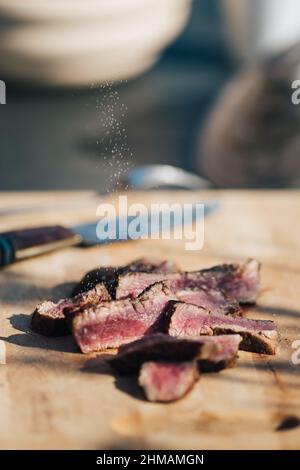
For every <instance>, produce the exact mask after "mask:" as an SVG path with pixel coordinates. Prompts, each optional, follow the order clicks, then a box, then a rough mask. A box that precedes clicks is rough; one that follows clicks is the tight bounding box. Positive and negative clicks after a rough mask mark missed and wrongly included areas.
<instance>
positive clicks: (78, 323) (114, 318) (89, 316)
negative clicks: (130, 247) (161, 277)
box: [65, 282, 176, 353]
mask: <svg viewBox="0 0 300 470" xmlns="http://www.w3.org/2000/svg"><path fill="white" fill-rule="evenodd" d="M171 300H176V297H174V295H173V294H172V292H171V291H170V289H169V286H168V284H167V283H164V282H160V283H157V284H154V285H153V286H151V287H149V289H147V290H146V291H145V292H143V293H142V294H141V295H140V296H139V297H138V298H137V299H133V300H131V299H125V300H112V301H111V302H101V303H99V304H97V305H94V306H93V307H90V308H84V309H82V311H81V312H78V311H76V315H75V316H74V318H72V316H73V314H72V310H69V309H66V310H65V314H66V316H67V317H69V318H70V317H71V318H70V322H71V326H72V332H73V335H74V337H75V340H76V342H77V344H78V346H79V347H80V349H81V351H82V352H83V353H89V352H93V351H101V350H103V349H107V348H118V347H119V346H121V345H122V344H126V343H129V342H131V341H134V340H136V339H138V338H141V337H142V336H144V335H147V334H149V333H151V332H153V331H155V330H156V329H158V328H159V327H160V326H161V322H162V320H164V321H165V320H166V317H165V315H164V313H165V310H166V309H167V306H168V304H169V302H170V301H171Z"/></svg>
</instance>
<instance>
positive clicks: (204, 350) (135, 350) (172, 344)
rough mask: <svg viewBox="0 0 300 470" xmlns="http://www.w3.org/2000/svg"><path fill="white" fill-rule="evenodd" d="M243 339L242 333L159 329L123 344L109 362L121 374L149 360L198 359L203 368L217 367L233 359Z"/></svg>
mask: <svg viewBox="0 0 300 470" xmlns="http://www.w3.org/2000/svg"><path fill="white" fill-rule="evenodd" d="M241 340H242V338H241V336H239V335H226V336H218V337H205V336H204V337H201V338H195V339H186V338H174V337H171V336H169V335H166V334H162V333H156V334H155V335H151V336H147V337H144V338H142V339H140V340H137V341H134V342H133V343H130V344H127V345H125V346H121V347H120V349H119V352H118V354H117V355H116V356H115V357H113V358H112V359H110V360H109V363H110V365H111V367H112V368H113V369H114V370H116V371H117V372H118V373H120V374H132V373H135V372H137V371H138V370H139V369H140V367H141V365H142V364H143V363H144V362H148V361H163V362H190V361H197V363H198V365H199V369H200V370H201V371H202V370H203V371H217V370H220V369H221V368H225V367H228V366H231V365H232V364H233V363H234V361H235V359H236V357H237V353H238V348H239V344H240V342H241Z"/></svg>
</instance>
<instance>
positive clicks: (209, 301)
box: [169, 281, 241, 315]
mask: <svg viewBox="0 0 300 470" xmlns="http://www.w3.org/2000/svg"><path fill="white" fill-rule="evenodd" d="M169 283H170V281H169ZM170 288H171V290H172V292H173V293H174V294H175V295H176V298H177V299H178V300H180V301H182V302H186V303H188V304H194V305H198V306H200V307H203V308H206V309H207V310H211V311H212V312H214V313H220V314H223V315H228V314H229V313H231V314H235V315H240V314H241V309H240V306H239V303H238V302H236V301H235V300H234V299H232V298H231V297H229V296H228V295H227V294H225V293H224V292H223V291H222V290H218V289H207V288H198V289H195V288H194V289H186V290H176V283H175V286H174V287H173V286H172V282H171V283H170Z"/></svg>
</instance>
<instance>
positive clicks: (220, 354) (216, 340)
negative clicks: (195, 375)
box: [198, 334, 242, 372]
mask: <svg viewBox="0 0 300 470" xmlns="http://www.w3.org/2000/svg"><path fill="white" fill-rule="evenodd" d="M200 339H201V341H205V342H208V343H212V344H214V345H215V346H216V347H217V350H216V352H214V354H212V355H211V357H210V358H209V359H208V360H207V359H200V360H199V361H198V367H199V369H200V370H201V372H217V371H219V370H222V369H226V368H228V367H233V366H234V364H235V362H236V359H237V357H238V351H239V346H240V343H241V341H242V337H241V335H238V334H234V335H219V336H201V338H200Z"/></svg>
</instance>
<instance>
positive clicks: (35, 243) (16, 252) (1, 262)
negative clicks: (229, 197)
mask: <svg viewBox="0 0 300 470" xmlns="http://www.w3.org/2000/svg"><path fill="white" fill-rule="evenodd" d="M218 206H219V204H218V203H217V202H216V201H212V202H209V203H207V204H204V208H203V211H197V209H196V207H195V206H194V207H193V210H192V211H191V212H190V214H189V217H184V219H182V218H180V217H176V215H179V214H176V211H174V212H173V214H174V217H173V218H171V219H170V224H169V227H168V228H169V230H170V231H173V230H176V228H177V227H178V226H179V225H182V224H183V225H187V224H192V223H194V222H195V221H196V220H197V219H199V218H202V217H205V216H207V215H208V214H210V213H212V212H214V211H215V210H216V209H217V208H218ZM154 215H155V216H154V218H153V214H149V215H146V216H142V217H140V218H139V222H140V224H139V225H140V228H139V229H138V230H137V231H136V234H135V235H134V236H132V233H131V231H130V226H131V223H132V222H134V221H135V220H136V218H137V216H136V215H133V216H124V217H116V219H115V221H114V224H113V225H114V226H115V227H116V228H117V230H113V233H110V232H109V230H108V231H106V237H101V236H100V237H99V222H100V223H101V221H99V220H97V221H92V222H88V223H83V224H78V225H74V226H72V227H63V226H61V225H54V226H45V227H34V228H25V229H21V230H19V229H18V230H14V231H9V232H3V233H0V266H7V265H9V264H12V263H14V262H16V261H19V260H23V259H26V258H31V257H33V256H38V255H42V254H44V253H48V252H50V251H54V250H58V249H61V248H65V247H69V246H76V245H79V246H92V245H99V244H100V245H101V244H107V243H114V242H120V241H128V240H136V239H138V238H145V237H151V236H153V234H155V235H156V238H157V237H159V236H160V235H162V233H163V231H164V224H162V220H163V218H164V216H165V215H166V214H165V212H164V211H160V212H157V213H156V214H154ZM153 219H154V221H156V225H155V222H154V224H153ZM108 222H109V221H106V222H105V223H108ZM101 228H102V232H103V229H104V228H105V227H104V226H102V227H101Z"/></svg>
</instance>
